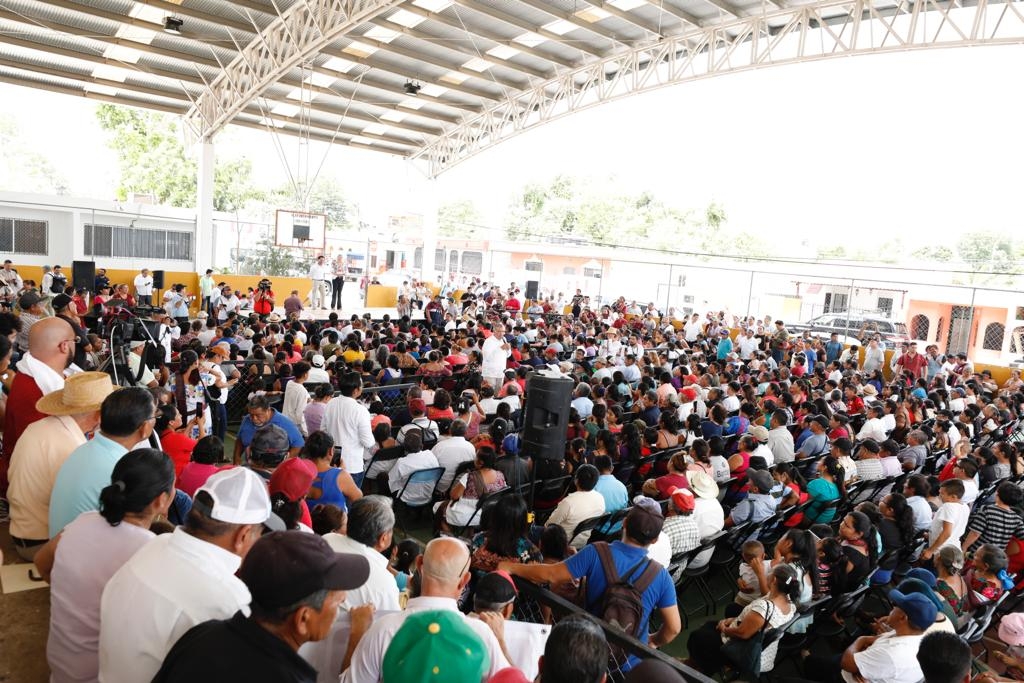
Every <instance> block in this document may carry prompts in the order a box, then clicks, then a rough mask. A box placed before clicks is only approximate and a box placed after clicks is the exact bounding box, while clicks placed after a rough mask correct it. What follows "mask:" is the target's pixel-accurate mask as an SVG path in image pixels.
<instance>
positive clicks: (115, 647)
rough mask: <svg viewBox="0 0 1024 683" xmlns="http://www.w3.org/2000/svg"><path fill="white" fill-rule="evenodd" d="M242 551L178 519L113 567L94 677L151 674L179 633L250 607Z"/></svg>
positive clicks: (134, 678) (104, 681) (106, 681)
mask: <svg viewBox="0 0 1024 683" xmlns="http://www.w3.org/2000/svg"><path fill="white" fill-rule="evenodd" d="M241 563H242V558H240V557H239V556H238V555H235V554H234V553H230V552H228V551H227V550H224V549H223V548H220V547H218V546H215V545H213V544H212V543H207V542H206V541H202V540H200V539H198V538H196V537H195V536H193V535H191V534H189V533H187V532H186V531H185V530H184V529H183V528H182V527H178V528H177V529H175V530H174V533H170V534H164V535H163V536H158V537H157V538H155V539H153V540H152V541H150V542H149V543H147V544H146V545H145V546H143V547H142V549H141V550H139V552H137V553H135V555H133V556H132V558H131V559H130V560H128V562H127V563H126V564H125V565H124V566H123V567H121V569H119V570H118V571H117V573H116V574H114V575H113V576H112V577H111V579H110V581H109V582H108V583H107V587H106V588H104V589H103V598H102V600H101V603H100V681H101V683H137V682H138V681H150V680H153V677H154V676H155V675H156V672H157V671H159V669H160V665H161V664H163V661H164V658H165V657H166V656H167V653H168V652H169V651H170V649H171V647H173V646H174V644H175V643H176V642H178V639H179V638H181V636H182V635H184V634H185V632H186V631H188V630H189V629H190V628H192V627H193V626H195V625H197V624H201V623H203V622H204V621H210V620H211V619H228V618H230V617H231V616H232V615H233V614H234V613H235V612H237V611H239V610H242V611H243V612H244V613H245V614H246V615H248V614H249V603H250V602H251V601H252V596H251V595H250V594H249V589H248V588H246V586H245V584H244V583H242V581H241V580H240V579H238V578H237V577H236V576H235V572H237V571H238V567H239V565H241Z"/></svg>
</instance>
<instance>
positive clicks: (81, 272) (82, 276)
mask: <svg viewBox="0 0 1024 683" xmlns="http://www.w3.org/2000/svg"><path fill="white" fill-rule="evenodd" d="M71 283H72V284H73V285H74V286H75V289H81V288H83V287H84V288H85V289H87V290H89V291H90V292H91V291H92V290H93V287H95V286H96V262H95V261H73V262H72V263H71Z"/></svg>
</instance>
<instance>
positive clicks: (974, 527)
mask: <svg viewBox="0 0 1024 683" xmlns="http://www.w3.org/2000/svg"><path fill="white" fill-rule="evenodd" d="M967 528H968V529H970V530H971V531H977V532H978V533H979V534H981V536H980V537H979V538H978V540H977V541H975V542H974V543H973V544H972V545H971V547H970V548H968V550H977V549H978V548H979V547H980V546H981V545H983V544H985V543H991V544H992V545H994V546H996V547H997V548H1005V547H1006V544H1007V543H1009V541H1010V538H1011V537H1017V538H1024V519H1021V516H1020V515H1019V514H1017V512H1016V511H1014V510H1011V509H1008V508H1002V507H999V506H998V505H986V506H985V507H983V508H981V509H980V510H978V511H976V512H975V513H974V515H972V516H971V521H970V523H969V524H968V525H967Z"/></svg>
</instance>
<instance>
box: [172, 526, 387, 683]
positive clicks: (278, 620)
mask: <svg viewBox="0 0 1024 683" xmlns="http://www.w3.org/2000/svg"><path fill="white" fill-rule="evenodd" d="M369 575H370V565H369V562H367V560H366V558H365V557H363V556H361V555H351V554H346V553H335V552H334V551H333V550H331V547H330V546H329V545H327V541H325V540H323V539H322V538H321V537H319V536H316V535H314V534H308V533H304V532H302V531H279V532H274V533H271V534H268V535H266V536H264V537H263V538H261V539H260V540H258V541H257V542H256V543H255V544H254V545H253V547H252V549H251V550H250V551H249V553H248V554H247V555H246V556H245V560H244V561H243V562H242V566H241V568H240V569H239V570H238V577H239V578H240V579H241V580H242V581H244V582H245V585H246V586H247V587H248V588H249V592H250V593H251V594H252V605H251V606H250V609H251V610H252V614H251V616H249V617H246V616H245V615H244V614H243V613H242V612H237V613H236V614H235V616H233V617H232V618H231V619H227V620H225V621H208V622H206V623H204V624H199V625H198V626H196V627H194V628H192V629H191V630H189V631H188V632H186V633H185V635H183V636H182V637H181V639H180V640H178V642H177V643H175V645H174V647H173V648H171V651H170V652H168V653H167V657H166V658H165V659H164V663H163V666H162V667H160V671H158V672H157V675H156V677H155V678H154V679H153V681H154V683H172V682H175V681H182V682H185V681H188V682H190V683H191V682H193V681H246V683H260V682H262V681H266V682H267V683H271V682H274V683H288V682H294V683H315V681H316V678H317V672H316V669H314V668H313V667H312V666H310V665H309V663H308V662H307V661H306V660H305V659H303V658H302V657H300V656H299V654H298V650H299V647H300V646H301V645H302V644H303V643H308V642H314V641H318V640H323V639H324V638H326V637H327V635H328V633H329V632H330V630H331V625H332V624H333V623H334V620H335V618H336V617H337V615H338V606H339V605H341V603H342V602H344V600H345V591H347V590H352V589H354V588H358V587H359V586H362V585H363V583H365V582H366V579H367V578H368V577H369ZM353 612H356V610H353ZM363 612H364V613H365V614H364V613H360V614H359V615H357V614H355V613H354V614H353V615H352V617H353V630H358V629H362V628H364V627H365V626H368V625H369V624H368V619H366V617H369V616H370V615H371V614H372V612H371V611H370V610H363ZM356 620H361V621H367V623H365V624H362V623H361V624H359V625H358V626H357V624H356V623H355V621H356ZM338 673H340V672H338Z"/></svg>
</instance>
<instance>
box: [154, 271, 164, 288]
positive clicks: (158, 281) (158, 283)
mask: <svg viewBox="0 0 1024 683" xmlns="http://www.w3.org/2000/svg"><path fill="white" fill-rule="evenodd" d="M163 288H164V271H162V270H154V271H153V289H163Z"/></svg>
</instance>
